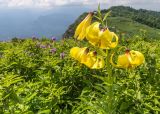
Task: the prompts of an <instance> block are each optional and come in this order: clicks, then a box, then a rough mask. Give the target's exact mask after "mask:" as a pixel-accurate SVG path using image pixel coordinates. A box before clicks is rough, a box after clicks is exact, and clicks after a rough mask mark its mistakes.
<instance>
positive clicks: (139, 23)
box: [63, 6, 160, 38]
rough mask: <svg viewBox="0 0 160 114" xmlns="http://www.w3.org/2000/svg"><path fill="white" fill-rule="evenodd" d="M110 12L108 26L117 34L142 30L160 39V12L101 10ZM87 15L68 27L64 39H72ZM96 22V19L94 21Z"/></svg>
mask: <svg viewBox="0 0 160 114" xmlns="http://www.w3.org/2000/svg"><path fill="white" fill-rule="evenodd" d="M108 11H111V15H110V16H109V18H108V25H109V27H110V28H111V29H112V28H115V27H116V28H117V30H116V32H117V31H118V32H125V33H128V34H130V35H133V33H134V34H135V33H137V32H138V31H139V30H140V29H144V30H146V31H147V34H148V37H152V38H158V37H159V36H160V12H156V11H150V10H144V9H139V10H136V9H133V8H131V7H126V6H114V7H111V8H109V9H104V10H101V12H102V14H105V13H106V12H108ZM86 15H87V13H86V12H85V13H83V14H82V15H80V16H79V18H78V19H77V20H76V21H75V22H74V23H73V24H71V25H70V26H69V27H68V29H67V30H66V32H65V33H64V34H63V37H64V38H68V37H72V36H73V35H74V31H75V28H76V26H77V25H78V24H79V23H80V22H81V21H82V20H83V19H84V17H85V16H86ZM95 20H96V19H95V18H94V19H93V21H95ZM135 31H136V32H135Z"/></svg>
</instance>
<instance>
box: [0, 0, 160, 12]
mask: <svg viewBox="0 0 160 114" xmlns="http://www.w3.org/2000/svg"><path fill="white" fill-rule="evenodd" d="M98 3H101V4H107V5H108V6H113V5H130V6H135V7H136V6H137V7H140V8H141V7H142V8H143V7H144V8H145V7H150V9H152V8H153V9H154V8H155V7H158V6H160V0H0V7H1V8H40V9H44V10H45V9H50V8H54V7H55V6H64V5H96V4H98ZM158 10H159V9H158Z"/></svg>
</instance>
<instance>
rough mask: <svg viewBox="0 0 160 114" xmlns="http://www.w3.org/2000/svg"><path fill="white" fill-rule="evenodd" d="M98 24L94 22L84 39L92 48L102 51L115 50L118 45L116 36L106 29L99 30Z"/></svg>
mask: <svg viewBox="0 0 160 114" xmlns="http://www.w3.org/2000/svg"><path fill="white" fill-rule="evenodd" d="M99 26H100V23H99V22H94V23H93V24H92V25H90V26H89V27H88V28H87V30H86V39H87V40H88V41H89V42H90V43H91V44H92V45H94V46H98V47H99V48H102V49H110V48H115V47H116V46H117V44H118V36H117V35H116V34H115V33H114V32H110V31H109V29H108V28H104V29H101V30H100V27H99Z"/></svg>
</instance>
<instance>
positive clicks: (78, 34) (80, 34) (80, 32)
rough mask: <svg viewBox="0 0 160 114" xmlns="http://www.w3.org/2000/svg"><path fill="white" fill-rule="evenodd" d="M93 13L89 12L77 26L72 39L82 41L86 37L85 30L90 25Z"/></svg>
mask: <svg viewBox="0 0 160 114" xmlns="http://www.w3.org/2000/svg"><path fill="white" fill-rule="evenodd" d="M92 17H93V13H92V12H90V13H89V14H88V15H87V16H86V17H85V19H84V20H83V21H82V22H81V23H80V24H79V25H78V26H77V28H76V31H75V34H74V37H75V38H77V39H78V40H83V39H84V38H85V36H86V29H87V27H88V26H89V25H90V24H91V21H92Z"/></svg>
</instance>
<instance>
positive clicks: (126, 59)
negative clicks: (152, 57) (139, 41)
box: [110, 49, 145, 68]
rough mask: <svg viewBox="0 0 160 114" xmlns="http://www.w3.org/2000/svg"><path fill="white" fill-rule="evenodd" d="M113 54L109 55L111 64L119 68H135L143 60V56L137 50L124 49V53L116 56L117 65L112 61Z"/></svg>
mask: <svg viewBox="0 0 160 114" xmlns="http://www.w3.org/2000/svg"><path fill="white" fill-rule="evenodd" d="M112 58H113V55H112V56H111V61H110V62H111V64H112V65H113V66H115V67H119V68H135V67H137V66H139V65H141V64H142V63H143V62H144V60H145V59H144V56H143V54H142V53H140V52H139V51H134V50H131V51H130V50H128V49H127V50H126V52H125V54H123V55H119V56H118V61H117V65H116V64H114V63H113V60H112Z"/></svg>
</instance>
